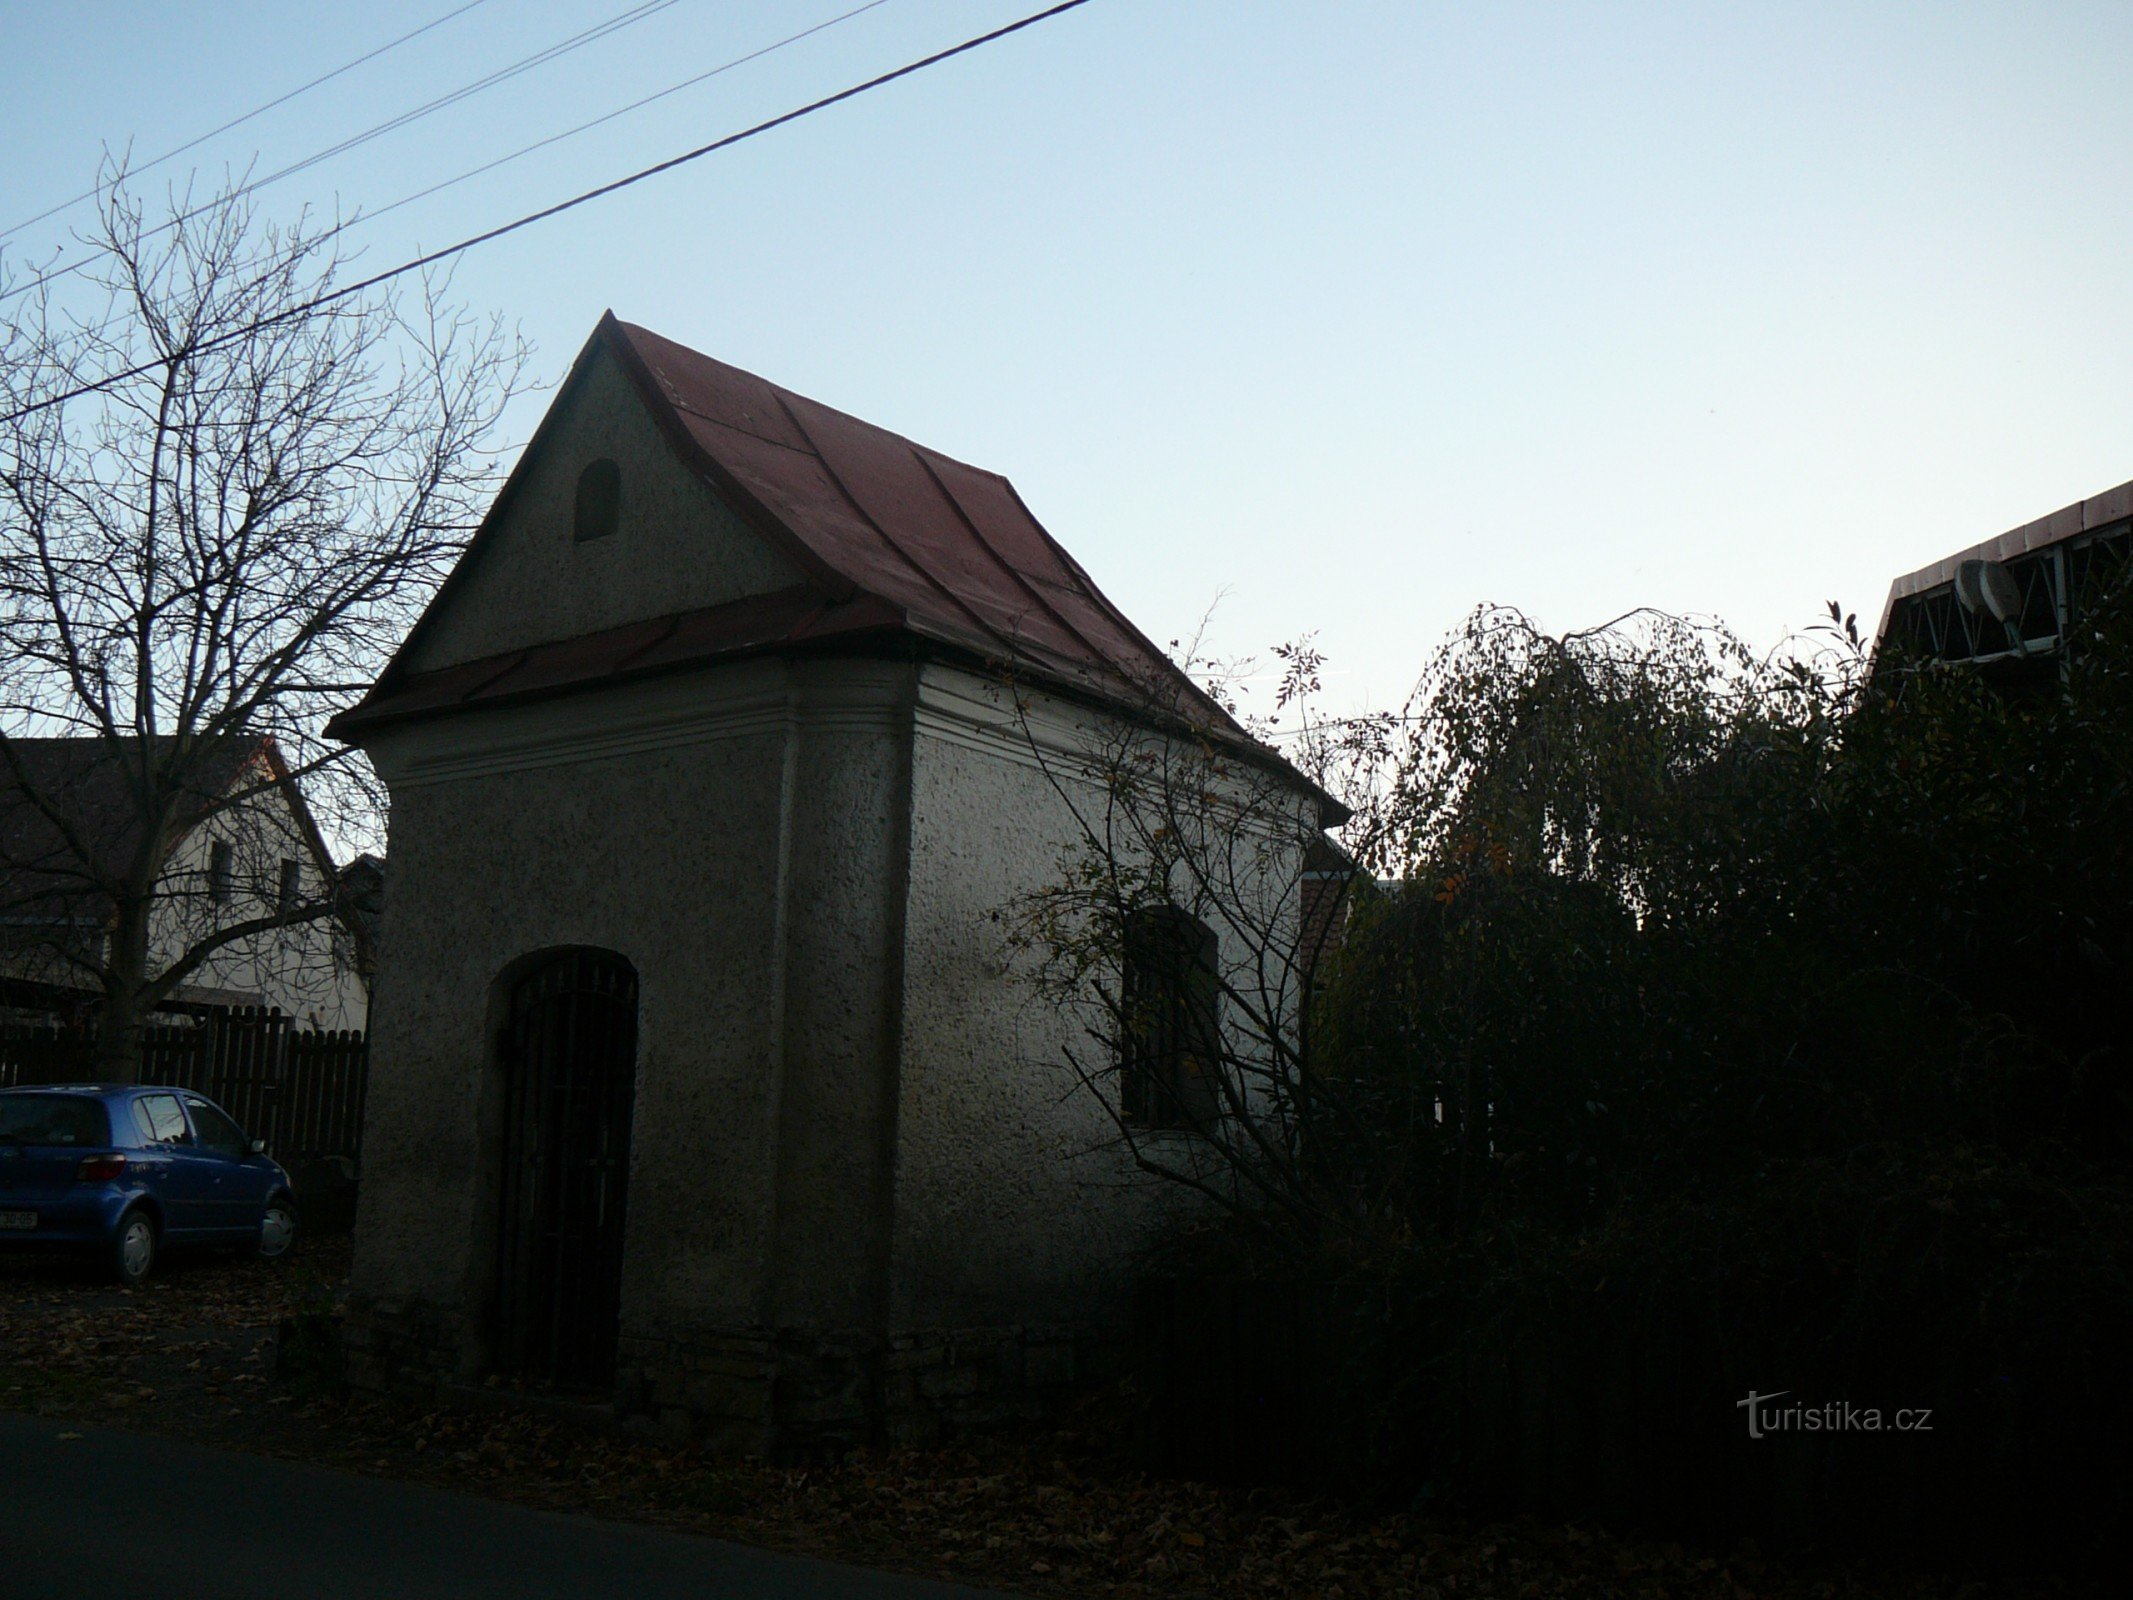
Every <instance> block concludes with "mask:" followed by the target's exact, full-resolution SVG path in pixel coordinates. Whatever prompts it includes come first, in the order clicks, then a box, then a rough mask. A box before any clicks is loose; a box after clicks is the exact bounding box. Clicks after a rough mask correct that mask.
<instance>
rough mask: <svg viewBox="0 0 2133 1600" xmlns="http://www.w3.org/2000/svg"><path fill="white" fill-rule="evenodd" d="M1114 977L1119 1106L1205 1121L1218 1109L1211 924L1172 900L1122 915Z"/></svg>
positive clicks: (1149, 1120) (1159, 1117)
mask: <svg viewBox="0 0 2133 1600" xmlns="http://www.w3.org/2000/svg"><path fill="white" fill-rule="evenodd" d="M1125 935H1126V937H1125V952H1124V958H1125V959H1124V964H1123V966H1124V970H1123V972H1122V974H1121V982H1120V985H1119V1000H1120V1010H1121V1015H1120V1018H1119V1022H1120V1027H1119V1056H1120V1059H1119V1080H1120V1089H1121V1092H1122V1094H1123V1096H1124V1110H1125V1113H1126V1115H1127V1116H1129V1117H1131V1118H1132V1119H1133V1120H1134V1121H1136V1122H1139V1123H1142V1124H1144V1125H1145V1126H1147V1127H1150V1128H1193V1127H1204V1126H1205V1125H1206V1124H1208V1123H1209V1122H1211V1121H1213V1120H1214V1118H1215V1117H1216V1116H1217V1115H1218V1114H1219V1113H1220V1111H1221V1106H1222V1097H1221V1076H1220V1074H1221V1070H1222V1066H1221V1063H1222V1052H1221V992H1222V991H1221V977H1220V973H1219V970H1218V967H1217V956H1218V952H1219V949H1220V946H1219V944H1218V942H1217V941H1216V938H1215V932H1214V930H1213V929H1212V928H1210V927H1208V926H1207V924H1206V923H1204V922H1202V921H1200V920H1199V919H1198V918H1197V917H1193V916H1190V915H1188V914H1187V913H1185V912H1183V911H1181V910H1179V909H1178V908H1177V907H1176V906H1145V907H1142V908H1141V909H1139V910H1137V911H1134V912H1133V913H1131V914H1130V915H1129V916H1128V917H1127V919H1126V929H1125Z"/></svg>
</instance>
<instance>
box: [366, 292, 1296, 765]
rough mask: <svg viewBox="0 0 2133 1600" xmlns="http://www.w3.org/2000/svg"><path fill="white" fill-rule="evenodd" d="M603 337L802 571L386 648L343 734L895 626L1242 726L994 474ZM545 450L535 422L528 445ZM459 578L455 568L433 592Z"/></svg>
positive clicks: (646, 335) (731, 377)
mask: <svg viewBox="0 0 2133 1600" xmlns="http://www.w3.org/2000/svg"><path fill="white" fill-rule="evenodd" d="M595 348H605V349H607V350H609V351H611V352H612V353H613V354H614V355H615V356H616V358H617V360H618V361H619V363H620V365H621V367H622V369H623V370H624V371H625V372H626V373H628V374H629V376H630V378H631V379H632V381H633V382H634V383H635V384H636V386H637V388H638V389H639V391H640V392H641V393H642V394H643V395H644V397H645V400H646V402H647V404H648V405H649V407H650V408H651V410H652V412H653V414H654V416H655V418H656V419H657V420H658V422H659V424H660V426H661V427H662V428H663V429H664V431H665V432H666V434H667V436H668V438H669V440H670V441H671V442H672V443H673V444H674V446H675V448H676V450H677V452H678V453H679V454H681V455H682V457H683V458H684V459H685V460H686V461H687V462H688V463H689V464H690V465H691V466H693V467H694V468H695V469H696V470H697V471H699V472H700V473H701V474H702V475H703V476H704V477H705V478H707V479H708V480H709V481H710V482H711V483H712V484H713V485H714V486H715V487H716V488H717V489H718V490H719V491H720V492H721V493H722V494H723V495H724V497H725V498H726V499H727V500H728V501H729V502H731V503H732V504H733V505H734V507H735V509H736V510H738V511H739V512H740V513H741V515H742V516H744V517H745V518H746V519H747V520H748V521H749V522H750V523H751V524H752V525H753V526H754V527H755V529H756V530H757V532H758V533H760V534H761V535H762V536H763V537H764V538H765V539H766V540H767V541H769V542H770V543H771V544H772V545H773V546H774V547H775V548H776V549H778V550H779V551H780V552H781V553H782V554H784V555H785V556H786V557H787V558H788V559H789V560H791V561H792V562H793V564H794V565H795V566H796V567H798V568H799V570H800V571H801V572H802V573H803V574H804V575H805V578H806V582H805V584H804V585H803V586H801V587H798V588H794V589H789V590H784V591H781V592H779V593H777V594H772V595H764V596H758V597H752V598H750V599H746V600H740V601H734V602H732V603H730V604H728V605H724V606H714V607H711V608H709V609H708V610H706V611H702V612H693V613H689V614H687V615H685V616H675V617H666V618H658V619H654V620H651V621H647V622H643V623H636V624H631V625H630V626H628V627H625V628H617V629H610V630H606V631H604V632H602V633H600V634H597V635H594V636H591V637H587V638H582V639H573V640H569V641H566V642H563V643H559V644H546V645H537V646H533V647H530V648H528V649H525V650H519V651H514V652H510V653H507V654H506V655H502V656H498V657H494V658H491V659H488V660H484V661H478V662H469V663H465V664H462V665H459V666H453V667H448V668H442V669H438V670H435V671H430V672H422V673H414V672H408V671H405V670H402V669H401V668H400V666H399V663H398V661H397V660H396V662H395V663H394V664H393V665H392V666H389V667H388V668H387V669H386V672H385V674H384V675H383V676H382V677H381V678H380V680H379V682H378V684H377V685H376V686H375V687H374V688H373V689H372V691H371V693H370V694H369V695H368V696H367V697H366V698H365V699H364V700H363V702H362V703H361V704H360V705H358V706H355V707H353V708H351V709H350V710H348V711H345V712H343V713H342V714H341V715H340V716H339V717H337V718H335V719H334V721H333V723H332V724H331V726H330V729H329V731H330V732H332V733H334V734H335V735H336V736H338V737H342V738H350V737H355V736H358V735H359V734H360V733H362V732H363V731H365V730H367V729H369V728H372V727H375V726H377V725H379V724H381V723H384V722H388V721H397V720H399V719H402V718H405V717H412V716H420V715H434V714H437V713H439V712H444V711H449V710H452V709H455V708H459V707H464V706H470V705H473V704H478V703H487V702H490V701H495V700H500V699H505V698H512V699H516V698H521V697H526V696H531V695H535V694H542V693H555V692H559V691H562V690H566V689H571V688H577V687H584V686H588V685H590V684H592V683H595V682H602V681H611V680H613V679H615V678H617V677H624V676H635V675H637V674H640V673H644V672H650V671H655V670H661V669H671V668H674V667H678V666H685V665H691V664H697V663H701V662H705V661H709V660H713V659H720V658H724V657H729V656H736V655H741V654H750V653H763V652H770V651H775V650H778V649H781V648H799V647H803V646H804V647H810V648H818V649H819V648H821V647H822V646H823V645H824V643H825V642H826V641H829V640H832V639H840V640H845V641H850V640H851V639H853V638H856V637H857V636H859V635H863V634H880V633H890V634H900V635H905V636H915V637H916V638H918V639H920V640H924V641H928V642H930V643H932V644H934V645H936V646H944V647H946V648H947V649H949V650H950V651H951V652H953V653H956V654H960V655H963V656H967V657H973V658H977V659H979V660H982V661H988V662H993V663H996V664H1002V665H1006V666H1010V667H1012V668H1015V669H1018V670H1027V671H1031V672H1033V673H1035V674H1038V675H1040V676H1041V677H1042V678H1043V679H1045V680H1047V681H1050V682H1052V683H1056V684H1059V685H1063V686H1067V687H1071V688H1075V689H1079V690H1082V691H1085V692H1088V693H1092V694H1094V695H1096V696H1098V697H1100V698H1101V699H1103V700H1105V701H1106V702H1109V703H1112V704H1116V705H1120V706H1123V707H1126V708H1129V709H1134V710H1144V709H1146V707H1147V706H1148V705H1149V703H1150V698H1151V694H1152V695H1153V696H1154V697H1155V698H1156V699H1159V700H1160V701H1162V702H1163V703H1164V704H1165V707H1166V709H1168V710H1169V711H1170V712H1171V713H1172V714H1176V715H1183V716H1185V717H1188V718H1190V719H1191V720H1193V721H1195V722H1197V723H1199V724H1201V725H1203V726H1205V727H1209V728H1212V729H1217V730H1219V731H1220V732H1221V733H1222V734H1224V735H1225V736H1226V737H1234V738H1237V739H1245V738H1246V737H1247V736H1246V735H1245V733H1244V731H1243V729H1241V728H1240V727H1238V726H1237V724H1236V723H1235V722H1234V721H1233V720H1231V718H1230V717H1229V716H1228V715H1227V714H1226V713H1225V712H1224V711H1223V710H1222V709H1221V707H1219V706H1218V705H1216V704H1215V702H1214V701H1213V700H1211V699H1210V698H1209V697H1208V696H1206V695H1205V694H1204V693H1202V692H1201V691H1200V690H1199V689H1198V688H1197V687H1196V686H1194V685H1193V684H1192V683H1191V682H1190V680H1189V679H1187V678H1186V677H1185V675H1184V674H1183V673H1182V672H1180V671H1179V670H1178V669H1177V667H1176V666H1175V665H1174V664H1173V663H1172V662H1171V661H1170V659H1169V658H1168V657H1167V656H1165V655H1164V654H1163V652H1162V651H1161V650H1160V649H1158V648H1157V647H1156V646H1155V645H1154V644H1153V643H1152V642H1151V641H1150V640H1149V639H1148V638H1147V637H1146V636H1145V635H1144V634H1142V633H1141V632H1140V630H1139V629H1137V628H1135V627H1134V626H1133V624H1132V623H1131V622H1129V621H1128V620H1127V619H1126V617H1125V615H1124V614H1123V613H1122V612H1120V611H1119V609H1118V608H1117V607H1116V606H1115V605H1113V604H1112V603H1111V602H1110V600H1108V599H1107V598H1105V596H1104V594H1103V592H1102V591H1101V590H1099V589H1098V588H1097V587H1096V584H1095V583H1094V581H1092V580H1091V579H1090V577H1089V575H1088V574H1087V573H1086V572H1084V571H1083V570H1082V568H1081V566H1080V564H1079V563H1077V562H1076V561H1075V560H1074V558H1073V557H1072V556H1070V555H1068V554H1067V552H1066V551H1065V550H1064V549H1062V548H1061V547H1060V546H1059V544H1058V542H1057V541H1056V540H1054V539H1053V538H1052V537H1051V535H1050V534H1048V533H1046V532H1045V530H1044V528H1043V527H1042V526H1041V525H1040V524H1039V523H1038V521H1037V519H1036V518H1035V517H1033V516H1032V515H1031V514H1030V512H1029V508H1028V507H1027V506H1025V505H1024V504H1023V503H1022V498H1021V496H1020V495H1018V494H1017V493H1016V492H1015V488H1014V485H1013V484H1011V483H1009V482H1008V481H1007V479H1005V478H1004V477H1001V476H1000V475H999V474H998V473H995V472H988V471H985V470H984V469H983V468H980V467H973V466H970V465H968V464H967V463H965V462H961V461H957V460H954V459H953V458H951V457H948V456H944V455H942V454H940V453H939V452H938V451H934V450H929V449H927V448H926V447H925V446H923V445H919V444H915V443H913V442H912V441H911V440H909V439H906V438H903V437H902V436H900V435H898V434H894V433H891V432H889V431H888V430H887V429H886V428H879V427H876V426H875V425H874V424H872V423H869V422H863V421H861V420H860V419H859V418H857V417H854V416H851V415H848V414H847V413H845V412H842V411H838V410H836V409H835V408H833V407H831V406H826V405H823V404H821V403H820V402H819V401H815V400H810V399H808V398H807V397H806V396H804V395H799V394H795V393H793V392H792V391H791V390H789V389H783V388H780V387H779V386H778V385H776V384H774V383H771V382H769V381H768V380H766V379H763V378H759V377H757V376H756V375H755V374H753V373H749V372H743V371H741V370H740V369H739V368H738V367H732V366H728V365H727V364H726V363H724V362H722V361H715V360H713V359H712V358H711V357H709V356H706V355H702V354H700V353H699V352H697V351H694V350H691V349H688V348H687V347H685V346H683V345H679V344H676V343H674V342H673V341H672V340H671V339H665V338H662V337H660V336H659V335H658V334H656V333H653V332H651V331H650V330H648V329H645V328H640V327H635V326H633V325H631V324H628V323H624V322H620V321H617V320H616V319H615V318H614V317H613V316H612V315H609V316H607V317H604V318H602V320H601V322H600V326H599V328H598V329H597V330H596V331H595V333H594V335H593V338H592V341H591V342H590V343H589V344H588V345H587V347H586V354H587V355H590V354H591V352H592V351H593V350H594V349H595ZM584 361H585V357H584V356H581V357H580V361H579V368H580V370H582V369H583V365H584ZM538 448H539V439H538V436H536V440H535V442H534V444H532V445H530V446H529V447H528V454H529V455H530V454H531V453H532V452H533V451H535V450H537V449H538ZM510 492H511V490H510V489H509V488H508V487H507V488H506V490H505V494H506V495H507V496H508V495H509V493H510ZM487 533H488V530H487V529H484V531H483V533H482V534H478V535H477V536H476V538H475V540H474V543H473V545H472V546H471V547H470V549H469V551H468V554H467V556H466V557H465V558H464V559H463V561H462V566H464V565H465V564H466V563H467V562H470V561H472V560H473V559H475V557H476V556H477V555H478V554H479V552H480V549H481V546H482V544H483V542H484V538H485V537H486V535H487ZM451 588H452V584H451V583H450V582H449V581H448V582H447V584H446V586H445V589H444V590H443V591H442V592H441V593H440V595H439V599H438V603H437V605H438V606H441V605H442V604H444V603H446V602H447V601H448V599H449V595H450V591H451ZM432 609H433V610H435V609H437V606H433V608H432ZM418 627H419V624H418ZM406 654H407V651H406V650H405V649H404V648H403V650H402V651H401V657H402V658H404V657H405V656H406ZM1262 748H1263V747H1262ZM1267 754H1269V755H1270V756H1271V754H1272V753H1271V752H1267ZM1277 759H1278V758H1277Z"/></svg>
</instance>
